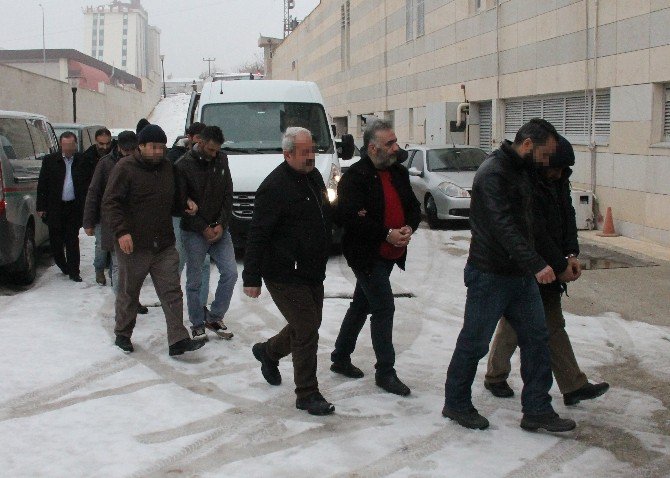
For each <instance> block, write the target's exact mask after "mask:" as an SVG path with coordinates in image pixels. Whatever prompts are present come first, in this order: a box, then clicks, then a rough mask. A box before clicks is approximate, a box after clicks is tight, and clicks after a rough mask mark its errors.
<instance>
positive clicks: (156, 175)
mask: <svg viewBox="0 0 670 478" xmlns="http://www.w3.org/2000/svg"><path fill="white" fill-rule="evenodd" d="M137 139H138V143H139V149H140V156H139V157H134V156H128V157H126V158H123V159H122V160H120V161H119V163H118V164H117V165H116V167H115V168H114V169H113V170H112V173H111V176H110V178H109V185H108V186H107V189H106V190H105V194H104V197H103V200H102V214H103V216H104V217H105V218H106V220H107V223H108V224H109V226H110V229H111V231H112V234H113V235H114V238H115V243H114V250H115V254H116V258H117V260H118V265H119V290H118V293H117V295H116V327H115V328H114V333H115V334H116V342H115V344H116V345H117V346H118V347H119V348H120V349H121V350H123V351H124V352H126V353H130V352H132V351H133V350H134V348H133V344H132V342H131V341H130V337H131V335H132V333H133V329H134V327H135V319H136V316H137V306H138V304H139V296H140V289H141V288H142V283H143V282H144V279H145V278H146V276H147V275H149V274H151V278H152V280H153V283H154V287H155V288H156V293H157V294H158V298H159V299H160V302H161V306H162V308H163V312H164V313H165V321H166V323H167V335H168V345H169V354H170V355H171V356H172V355H181V354H183V353H184V352H189V351H193V350H197V349H199V348H200V347H202V346H203V345H204V343H205V342H203V341H194V340H192V339H191V338H190V335H189V333H188V331H187V330H186V328H185V327H184V320H183V319H184V318H183V314H184V312H183V309H184V299H183V295H182V291H181V285H180V283H179V254H178V253H177V249H176V248H175V237H174V232H173V230H172V215H173V214H181V212H182V211H184V212H185V213H187V214H191V215H195V213H196V212H197V209H198V208H197V206H196V205H195V203H193V202H192V201H191V200H188V201H186V200H185V201H184V204H182V203H181V201H179V200H177V199H175V198H176V197H177V195H176V194H175V192H176V191H175V178H174V170H173V166H172V163H170V162H169V161H167V160H165V151H166V147H165V146H166V143H167V137H166V135H165V132H164V131H163V129H162V128H161V127H160V126H158V125H147V126H145V127H144V128H142V130H141V131H140V133H139V134H138V135H137Z"/></svg>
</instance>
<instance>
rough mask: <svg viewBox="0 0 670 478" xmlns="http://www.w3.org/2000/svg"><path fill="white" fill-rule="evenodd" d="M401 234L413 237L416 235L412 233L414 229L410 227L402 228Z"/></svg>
mask: <svg viewBox="0 0 670 478" xmlns="http://www.w3.org/2000/svg"><path fill="white" fill-rule="evenodd" d="M400 232H402V233H403V234H409V235H410V236H411V235H412V234H414V231H412V228H411V227H409V226H403V227H401V228H400Z"/></svg>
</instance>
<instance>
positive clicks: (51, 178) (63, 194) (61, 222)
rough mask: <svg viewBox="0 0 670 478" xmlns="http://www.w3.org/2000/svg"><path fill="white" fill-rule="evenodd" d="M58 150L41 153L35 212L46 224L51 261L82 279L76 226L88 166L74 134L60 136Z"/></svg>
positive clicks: (72, 277) (83, 199)
mask: <svg viewBox="0 0 670 478" xmlns="http://www.w3.org/2000/svg"><path fill="white" fill-rule="evenodd" d="M59 141H60V149H61V150H60V151H59V152H57V153H52V154H49V155H47V156H45V157H44V159H43V160H42V168H41V170H40V177H39V181H38V183H37V205H36V208H37V214H38V215H39V216H40V217H41V218H42V219H44V220H45V221H46V223H47V225H48V226H49V242H50V244H51V252H52V253H53V256H54V261H55V262H56V265H57V266H58V267H59V269H60V270H61V271H62V272H63V274H67V275H68V276H69V277H70V279H71V280H73V281H75V282H81V276H80V275H79V262H80V256H79V228H80V227H81V224H82V216H83V211H84V201H85V200H86V190H87V188H88V181H89V179H90V176H89V169H88V167H87V165H86V164H85V162H84V159H83V158H82V156H81V155H80V154H79V153H77V136H76V135H75V134H74V133H72V132H71V131H66V132H65V133H63V134H61V136H60V139H59Z"/></svg>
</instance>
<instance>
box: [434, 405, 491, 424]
mask: <svg viewBox="0 0 670 478" xmlns="http://www.w3.org/2000/svg"><path fill="white" fill-rule="evenodd" d="M442 416H443V417H445V418H449V419H450V420H454V421H455V422H456V423H458V424H459V425H460V426H462V427H465V428H470V429H472V430H485V429H486V428H488V427H489V421H488V420H487V419H486V418H484V417H483V416H481V415H480V414H479V412H478V411H477V409H476V408H475V407H472V408H471V409H470V410H468V411H467V412H456V411H454V410H451V409H450V408H448V407H447V406H446V405H445V406H444V408H443V409H442Z"/></svg>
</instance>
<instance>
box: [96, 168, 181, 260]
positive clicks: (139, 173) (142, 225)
mask: <svg viewBox="0 0 670 478" xmlns="http://www.w3.org/2000/svg"><path fill="white" fill-rule="evenodd" d="M176 196H177V195H176V187H175V178H174V166H173V165H172V163H170V162H169V161H167V160H165V159H164V160H163V161H161V163H159V164H158V165H155V166H154V165H149V164H147V163H145V162H144V161H143V160H142V159H140V158H136V157H134V156H128V157H125V158H123V159H121V160H119V162H118V163H117V165H116V166H115V167H114V168H113V169H112V172H111V174H110V176H109V182H108V184H107V188H106V189H105V194H104V195H103V198H102V217H104V218H105V220H106V221H107V224H109V227H110V229H111V231H112V234H113V237H114V239H115V240H116V239H118V238H119V237H121V236H123V235H125V234H130V235H131V237H132V239H133V246H134V248H135V249H142V250H153V251H155V252H159V251H162V250H164V249H165V248H167V247H170V246H173V245H174V243H175V237H174V231H173V229H172V215H173V214H175V215H176V214H177V211H180V210H182V209H183V207H185V205H184V204H180V203H179V201H178V200H177V198H176Z"/></svg>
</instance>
